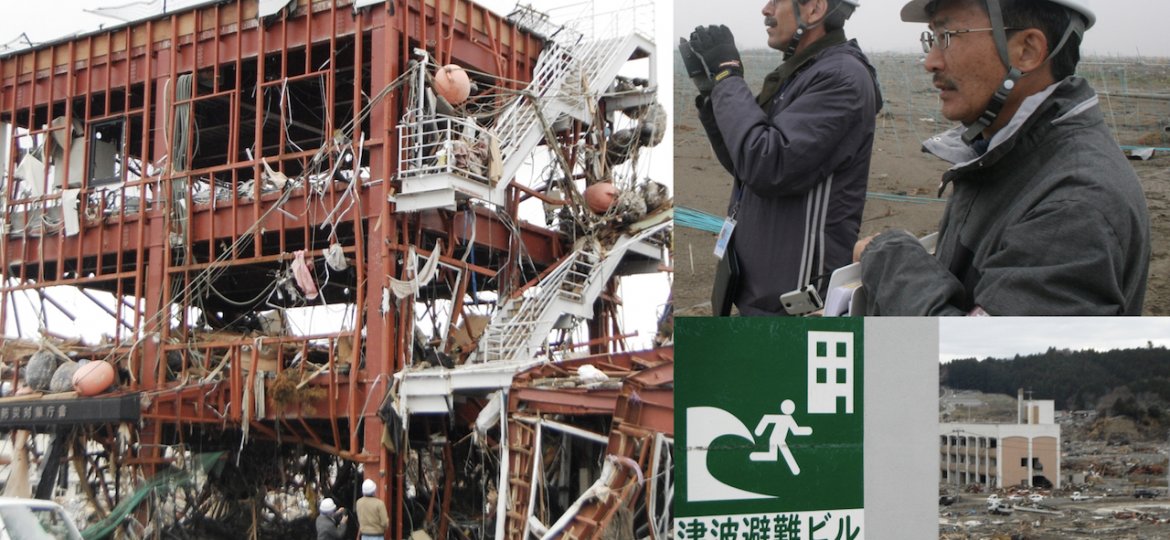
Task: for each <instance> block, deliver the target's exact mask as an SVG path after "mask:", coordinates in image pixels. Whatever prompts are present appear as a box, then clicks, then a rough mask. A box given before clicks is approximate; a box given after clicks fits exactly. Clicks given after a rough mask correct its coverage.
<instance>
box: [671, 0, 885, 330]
mask: <svg viewBox="0 0 1170 540" xmlns="http://www.w3.org/2000/svg"><path fill="white" fill-rule="evenodd" d="M856 7H857V0H769V1H768V2H767V3H766V4H764V6H763V9H762V10H761V14H762V15H763V16H764V25H765V27H766V32H767V34H768V46H769V47H772V48H773V49H777V50H780V51H782V52H783V56H784V61H783V63H781V64H780V66H779V67H777V68H776V70H775V71H773V72H771V73H770V74H768V75H767V77H765V79H764V85H763V89H762V91H761V92H760V93H759V94H758V95H752V90H751V89H749V88H748V85H747V83H746V82H744V78H743V63H742V62H741V61H740V57H739V51H738V50H737V49H736V46H735V39H734V38H733V37H732V35H731V31H730V30H729V29H728V28H727V27H726V26H706V27H699V28H696V29H695V31H694V32H693V33H692V34H691V39H690V40H689V41H688V40H686V39H683V40H681V42H680V44H679V51H680V53H681V54H682V58H683V62H684V65H685V66H686V68H687V71H688V73H689V74H690V75H691V78H692V80H693V81H694V82H695V85H696V86H697V87H698V89H699V96H698V99H697V101H696V105H697V106H698V109H699V120H700V121H701V122H702V124H703V128H704V129H705V130H706V132H707V137H708V139H709V140H710V142H711V145H712V147H713V149H714V150H715V154H716V156H717V157H718V159H719V162H720V163H721V164H722V165H723V167H724V168H725V169H727V171H728V172H729V173H731V174H732V175H733V176H734V177H735V184H734V186H733V189H732V194H731V201H730V203H729V204H728V217H727V220H726V222H725V227H724V230H725V233H724V234H721V235H720V236H721V241H720V248H722V247H723V246H724V245H726V247H727V249H726V251H725V252H722V253H720V252H719V251H720V248H717V255H719V256H720V257H721V261H720V265H721V272H724V269H726V268H730V267H732V266H738V271H739V273H738V277H737V278H731V279H727V280H721V281H720V283H717V285H716V291H715V292H716V293H715V294H713V295H712V303H713V304H718V305H713V306H712V307H713V311H714V312H715V315H726V314H727V313H728V312H729V311H730V303H731V302H734V304H735V306H736V307H737V308H738V309H739V312H740V314H742V315H780V314H785V313H787V314H794V315H795V314H802V313H804V312H807V311H809V310H811V309H815V308H816V307H818V305H817V304H818V302H819V298H817V297H818V296H819V294H823V293H824V287H825V285H827V283H828V276H829V274H830V273H831V272H832V271H833V270H834V269H836V268H838V267H841V266H844V265H846V264H849V262H850V259H851V257H852V250H853V244H854V242H856V241H857V232H858V230H859V228H860V226H861V212H862V209H863V206H864V204H865V188H866V182H867V180H868V177H869V162H870V153H871V150H872V148H873V133H874V124H875V119H876V116H877V112H878V110H879V109H880V108H881V93H880V91H879V89H878V85H877V77H876V75H875V73H874V69H873V66H871V65H870V63H869V60H868V59H867V58H866V57H865V55H864V54H863V53H862V52H861V49H860V47H858V45H857V42H856V41H854V40H848V39H847V38H846V37H845V29H844V26H845V21H846V19H848V18H849V17H850V15H852V13H853V10H854V9H855V8H856ZM728 233H730V234H728ZM733 263H735V264H733ZM732 273H734V272H732ZM723 284H727V285H728V287H726V288H725V287H722V285H723ZM782 298H783V300H782Z"/></svg>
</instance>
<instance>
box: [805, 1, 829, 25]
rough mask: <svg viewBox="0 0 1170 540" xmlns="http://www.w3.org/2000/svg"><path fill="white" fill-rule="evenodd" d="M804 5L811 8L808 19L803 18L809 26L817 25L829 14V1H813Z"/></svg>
mask: <svg viewBox="0 0 1170 540" xmlns="http://www.w3.org/2000/svg"><path fill="white" fill-rule="evenodd" d="M806 5H808V6H810V8H811V10H810V11H809V12H808V17H806V18H805V20H807V21H808V23H809V24H819V23H821V22H822V21H824V20H825V16H826V15H828V14H829V0H813V1H812V2H809V3H808V4H806Z"/></svg>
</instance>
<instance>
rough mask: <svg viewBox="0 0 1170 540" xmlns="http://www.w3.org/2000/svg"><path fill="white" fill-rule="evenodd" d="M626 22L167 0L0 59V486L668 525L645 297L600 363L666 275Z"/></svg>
mask: <svg viewBox="0 0 1170 540" xmlns="http://www.w3.org/2000/svg"><path fill="white" fill-rule="evenodd" d="M653 11H654V10H653V6H652V5H646V4H644V3H637V2H635V3H630V4H629V5H627V6H625V7H624V8H623V9H621V10H618V11H615V12H609V13H597V12H596V11H594V10H585V11H584V12H583V13H579V14H575V15H577V16H575V17H568V18H565V19H563V20H561V19H556V18H554V17H551V16H549V15H548V14H545V13H541V12H539V11H537V10H535V9H533V8H528V7H522V8H518V9H517V10H515V11H514V12H513V13H511V14H510V15H508V16H506V17H504V16H500V15H497V14H496V13H494V12H492V11H491V10H489V9H487V8H485V7H483V6H479V5H477V4H475V3H474V2H472V1H470V0H449V1H447V0H417V1H416V0H392V1H388V2H371V1H369V0H338V1H335V2H320V1H315V0H218V1H206V2H187V3H186V4H185V5H184V6H183V7H182V8H181V9H172V10H169V11H166V12H164V13H156V14H152V15H148V16H144V17H140V18H131V19H130V20H127V21H126V22H124V23H121V24H116V25H111V26H107V27H105V28H102V29H100V30H96V31H92V32H87V33H82V34H79V35H76V36H71V37H69V38H66V39H62V40H58V41H54V42H50V43H45V44H40V45H36V46H33V47H30V48H27V49H23V50H19V51H14V52H8V53H4V54H3V55H2V56H0V171H3V191H2V192H0V193H2V195H0V219H2V223H0V226H2V229H3V234H4V237H3V241H2V242H0V261H2V265H0V268H2V272H3V278H4V279H3V281H2V282H0V320H3V321H4V325H5V326H4V328H5V338H4V342H3V346H2V348H0V361H2V363H3V367H2V376H3V381H4V384H5V385H7V387H9V388H10V390H11V393H12V394H14V395H11V396H8V397H4V398H2V400H0V431H2V432H3V433H4V434H5V436H6V438H9V439H10V440H13V441H16V440H19V441H20V443H19V444H13V445H12V454H13V462H14V464H19V463H22V462H23V463H24V464H25V466H26V467H27V468H28V469H29V470H30V472H28V473H23V472H17V471H19V469H17V468H16V466H15V465H14V466H13V467H12V470H13V472H12V473H11V474H10V475H7V478H8V480H7V483H8V486H7V487H11V488H12V489H13V490H15V491H16V492H18V493H19V490H20V487H19V484H20V483H21V481H23V482H25V483H26V484H25V487H24V489H26V490H28V491H29V493H28V494H35V495H36V496H38V497H41V498H48V497H50V496H51V495H53V494H54V493H59V492H61V491H64V490H66V486H68V488H69V489H73V490H75V491H77V492H80V495H81V496H83V497H84V498H85V503H84V504H85V510H84V511H83V514H84V515H88V516H92V517H93V520H94V522H92V523H89V524H88V525H89V526H90V527H93V528H95V530H99V531H101V532H102V533H103V534H108V533H109V532H112V531H114V530H120V531H121V532H122V534H125V535H128V536H127V537H146V536H150V535H152V534H154V535H157V534H159V533H160V532H161V531H163V530H166V529H167V528H178V529H182V530H187V531H191V530H197V529H198V530H203V531H205V532H206V534H208V535H209V537H216V536H214V535H213V534H212V533H213V532H215V531H221V532H222V531H227V532H226V533H223V534H222V537H235V538H238V537H244V536H247V537H257V538H265V537H276V536H282V535H286V534H288V533H290V532H293V531H301V530H303V529H297V528H296V527H298V526H303V525H304V521H305V520H306V519H308V518H307V517H304V516H309V515H312V514H313V513H314V512H315V509H316V507H317V505H316V501H317V500H319V499H320V498H323V497H332V498H334V499H335V500H336V501H337V503H338V504H339V505H341V506H344V507H347V508H352V507H353V501H354V499H355V498H357V497H358V496H359V495H360V489H359V486H360V485H361V483H362V479H363V477H364V478H370V479H374V480H375V481H376V483H377V485H378V489H377V496H378V497H379V498H380V499H382V500H383V501H384V502H385V503H386V505H387V508H388V509H389V513H390V521H391V526H390V529H389V530H388V531H387V538H404V537H408V536H412V535H415V536H413V537H416V538H425V537H430V538H442V539H446V538H528V537H530V536H532V535H537V536H541V537H554V536H563V537H565V538H593V537H598V536H599V535H600V534H601V531H603V530H605V529H607V527H608V528H618V529H622V530H626V531H630V534H637V536H638V537H639V538H642V537H651V538H665V537H669V536H670V534H669V524H670V505H671V495H672V493H673V480H672V478H673V477H672V472H671V470H672V466H671V461H670V459H671V458H670V456H671V447H672V444H673V420H672V417H673V413H672V409H673V397H672V396H673V393H672V385H673V350H672V345H671V344H672V342H673V339H672V336H671V331H670V327H671V325H670V322H669V311H670V310H669V305H668V304H666V303H667V298H657V299H642V300H641V301H643V302H654V303H661V304H666V305H665V307H664V308H663V309H662V311H663V318H662V321H660V325H659V326H660V329H661V331H660V332H659V335H658V336H656V337H655V339H654V341H653V345H647V346H648V347H651V348H649V349H648V350H630V349H631V347H630V346H629V345H628V344H627V339H628V338H629V337H630V336H629V333H628V332H627V331H626V330H625V329H624V327H623V323H624V322H625V321H623V319H622V310H621V303H622V298H621V297H620V296H619V289H618V285H617V283H618V280H619V279H620V278H621V277H622V276H628V275H631V274H639V273H659V274H660V275H662V272H663V268H667V267H669V261H668V252H667V246H668V244H669V241H668V240H669V234H670V228H671V217H672V210H671V199H670V194H669V188H667V187H666V186H665V185H663V184H661V183H659V182H656V181H655V180H654V179H652V178H650V175H649V174H648V173H647V172H646V169H647V167H646V164H647V161H648V157H646V156H647V155H648V151H649V150H650V149H651V148H652V147H653V146H654V145H656V144H658V143H659V142H660V141H661V140H662V136H663V132H664V129H665V112H664V109H663V108H662V107H661V105H659V104H658V103H657V96H656V90H657V80H656V77H655V64H656V61H657V52H656V49H655V46H654V42H653V40H652V34H651V32H652V29H653ZM631 65H633V66H634V69H635V70H636V69H641V74H640V75H633V76H631V75H629V74H628V73H627V71H626V70H629V69H630V68H631V67H630V66H631ZM666 161H667V162H668V160H666ZM532 209H535V211H532ZM533 215H535V216H536V217H532V216H533ZM662 279H663V280H665V279H666V278H665V275H662ZM62 317H64V318H67V319H70V320H72V321H73V323H74V324H76V325H84V326H86V327H89V328H90V329H92V330H94V331H95V332H97V333H100V335H101V336H102V337H101V339H100V340H89V341H86V340H82V339H80V338H79V337H77V336H75V335H69V334H66V333H62V332H60V331H59V330H58V329H57V328H55V327H54V325H53V324H52V323H51V321H52V320H54V319H60V318H62ZM74 370H76V371H74ZM30 434H31V436H30ZM30 460H31V461H30ZM22 475H23V476H22ZM29 482H31V484H32V485H28V483H29ZM12 486H17V487H12ZM299 518H303V519H300V525H298V523H297V519H299ZM309 523H311V521H310V522H309ZM309 526H310V527H311V525H309ZM94 534H97V533H94Z"/></svg>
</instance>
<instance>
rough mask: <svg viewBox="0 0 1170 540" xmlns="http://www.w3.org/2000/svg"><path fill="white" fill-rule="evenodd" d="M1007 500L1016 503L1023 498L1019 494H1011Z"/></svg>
mask: <svg viewBox="0 0 1170 540" xmlns="http://www.w3.org/2000/svg"><path fill="white" fill-rule="evenodd" d="M1007 500H1008V502H1010V503H1018V502H1020V501H1023V500H1024V496H1023V495H1020V494H1019V493H1012V494H1011V495H1008V497H1007Z"/></svg>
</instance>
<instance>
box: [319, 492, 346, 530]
mask: <svg viewBox="0 0 1170 540" xmlns="http://www.w3.org/2000/svg"><path fill="white" fill-rule="evenodd" d="M317 510H318V513H317V540H343V539H344V538H345V524H346V522H347V521H348V520H349V516H348V515H347V512H346V511H345V509H344V508H338V507H337V503H335V502H333V499H332V498H329V497H326V498H325V499H323V500H322V501H321V504H320V505H318V507H317Z"/></svg>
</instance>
